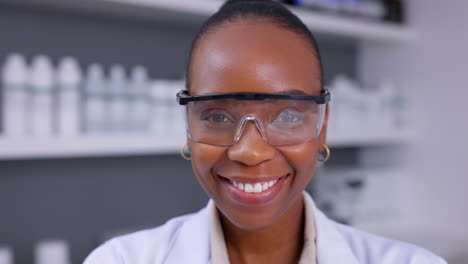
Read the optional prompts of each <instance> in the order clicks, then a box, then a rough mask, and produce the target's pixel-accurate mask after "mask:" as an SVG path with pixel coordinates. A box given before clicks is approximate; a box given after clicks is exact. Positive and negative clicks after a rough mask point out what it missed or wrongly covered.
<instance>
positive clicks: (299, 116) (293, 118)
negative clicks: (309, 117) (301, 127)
mask: <svg viewBox="0 0 468 264" xmlns="http://www.w3.org/2000/svg"><path fill="white" fill-rule="evenodd" d="M302 120H304V114H303V113H300V112H294V111H283V112H281V113H280V114H279V115H278V116H277V117H276V118H275V120H273V122H280V123H295V122H300V121H302Z"/></svg>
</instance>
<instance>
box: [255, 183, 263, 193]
mask: <svg viewBox="0 0 468 264" xmlns="http://www.w3.org/2000/svg"><path fill="white" fill-rule="evenodd" d="M253 191H254V192H256V193H259V192H262V184H261V183H258V182H257V183H256V184H255V185H254V190H253Z"/></svg>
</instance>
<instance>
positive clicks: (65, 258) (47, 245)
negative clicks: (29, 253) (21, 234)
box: [34, 240, 71, 264]
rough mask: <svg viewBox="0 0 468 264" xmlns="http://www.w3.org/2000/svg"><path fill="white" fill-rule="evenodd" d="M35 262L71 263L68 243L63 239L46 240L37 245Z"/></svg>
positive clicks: (49, 263)
mask: <svg viewBox="0 0 468 264" xmlns="http://www.w3.org/2000/svg"><path fill="white" fill-rule="evenodd" d="M34 256H35V262H34V263H35V264H71V261H70V249H69V246H68V243H67V242H66V241H63V240H45V241H41V242H39V243H38V244H37V245H36V248H35V254H34Z"/></svg>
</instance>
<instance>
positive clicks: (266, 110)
mask: <svg viewBox="0 0 468 264" xmlns="http://www.w3.org/2000/svg"><path fill="white" fill-rule="evenodd" d="M324 110H325V105H318V104H317V103H315V102H314V101H306V100H274V99H271V100H261V101H247V100H245V101H244V100H234V99H226V100H208V101H194V102H189V103H188V104H187V132H188V135H189V137H190V138H191V139H192V140H194V141H197V142H201V143H206V144H211V145H217V146H230V145H233V144H235V143H236V142H237V141H238V140H239V139H240V137H241V136H242V133H243V129H244V127H245V125H246V124H247V123H248V122H254V123H255V125H256V126H257V128H258V129H259V131H260V132H261V134H262V136H263V137H264V140H266V141H267V142H268V143H269V144H271V145H272V146H286V145H294V144H299V143H302V142H305V141H309V140H311V139H314V138H316V137H317V136H318V134H319V133H320V129H321V126H322V123H323V118H324V112H325V111H324Z"/></svg>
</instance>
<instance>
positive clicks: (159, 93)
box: [150, 80, 169, 135]
mask: <svg viewBox="0 0 468 264" xmlns="http://www.w3.org/2000/svg"><path fill="white" fill-rule="evenodd" d="M167 84H168V81H166V80H156V81H154V82H152V84H151V86H150V94H151V101H152V110H151V131H153V132H154V133H155V134H157V135H162V134H163V133H164V132H165V131H167V130H166V127H167V124H168V120H167V116H168V113H169V111H168V109H167V106H166V104H165V99H164V97H165V87H166V86H167Z"/></svg>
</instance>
